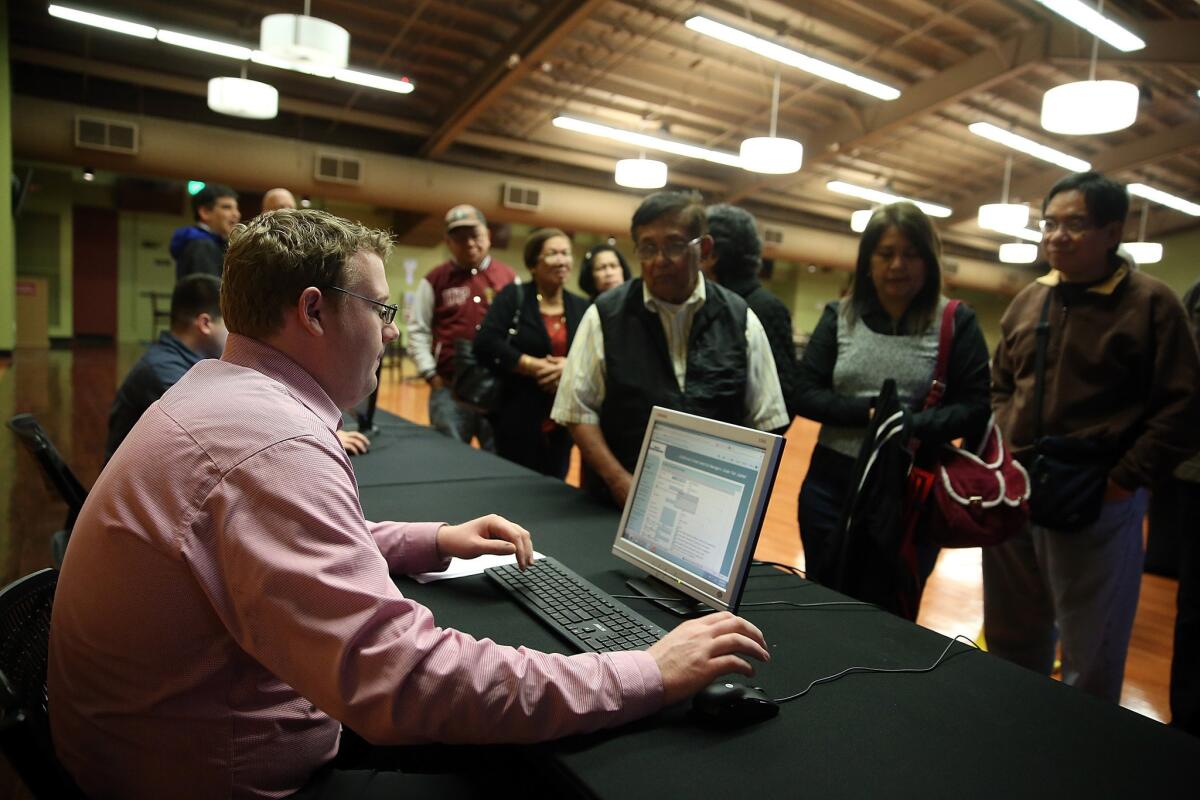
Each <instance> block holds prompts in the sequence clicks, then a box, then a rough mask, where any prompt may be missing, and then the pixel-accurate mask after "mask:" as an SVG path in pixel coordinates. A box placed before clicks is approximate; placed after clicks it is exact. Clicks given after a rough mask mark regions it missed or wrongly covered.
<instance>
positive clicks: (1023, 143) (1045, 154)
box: [967, 122, 1092, 172]
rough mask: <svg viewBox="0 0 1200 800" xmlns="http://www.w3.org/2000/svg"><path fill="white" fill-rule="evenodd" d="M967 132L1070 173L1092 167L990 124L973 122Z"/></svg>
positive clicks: (1080, 159)
mask: <svg viewBox="0 0 1200 800" xmlns="http://www.w3.org/2000/svg"><path fill="white" fill-rule="evenodd" d="M967 130H969V131H970V132H971V133H973V134H975V135H976V136H982V137H983V138H984V139H989V140H991V141H993V142H995V143H996V144H1002V145H1004V146H1005V147H1011V148H1012V149H1013V150H1019V151H1020V152H1022V153H1025V154H1027V155H1031V156H1033V157H1034V158H1040V159H1041V160H1042V161H1049V162H1050V163H1051V164H1057V165H1058V166H1060V167H1062V168H1063V169H1069V170H1071V171H1072V172H1087V171H1088V170H1089V169H1091V168H1092V165H1091V164H1090V163H1089V162H1087V161H1084V160H1083V159H1082V158H1076V157H1075V156H1070V155H1067V154H1066V153H1064V152H1062V151H1061V150H1055V149H1054V148H1053V147H1047V146H1046V145H1044V144H1038V143H1037V142H1035V141H1033V140H1032V139H1026V138H1025V137H1024V136H1019V135H1018V134H1015V133H1013V132H1012V131H1006V130H1004V128H1001V127H998V126H996V125H993V124H992V123H990V122H973V123H971V124H970V125H968V126H967Z"/></svg>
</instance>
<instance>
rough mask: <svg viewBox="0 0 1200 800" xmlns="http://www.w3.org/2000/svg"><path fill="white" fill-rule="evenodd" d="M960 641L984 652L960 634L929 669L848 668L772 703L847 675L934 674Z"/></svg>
mask: <svg viewBox="0 0 1200 800" xmlns="http://www.w3.org/2000/svg"><path fill="white" fill-rule="evenodd" d="M959 641H963V642H966V643H968V644H970V645H971V647H973V648H975V649H976V650H982V648H981V647H980V646H979V645H977V644H975V642H974V641H973V640H972V639H971V638H970V637H968V636H964V635H963V634H961V633H960V634H958V635H957V636H955V637H954V638H953V639H951V640H950V641H949V642H947V643H946V649H945V650H943V651H942V654H941V655H939V656H938V657H937V661H934V662H933V663H932V664H930V665H929V666H928V667H846V668H845V669H844V670H842V671H841V672H838V673H836V674H833V675H826V676H825V677H823V678H817V679H816V680H814V681H813V682H812V683H810V684H809V685H808V686H807V687H805V688H804V690H803V691H800V692H796V693H795V694H790V695H788V696H787V697H780V698H778V699H772V701H771V702H773V703H788V702H791V701H792V700H799V699H800V698H801V697H804V695H806V694H808V693H809V692H811V691H812V690H813V687H816V686H820V685H821V684H823V683H833V682H834V681H836V680H838V679H840V678H844V677H846V676H847V675H852V674H854V673H862V672H868V673H869V672H876V673H906V674H919V673H922V672H933V671H934V670H935V669H937V668H938V667H939V666H941V664H942V662H943V661H945V660H946V656H948V655H949V653H950V648H951V647H953V646H954V644H955V642H959Z"/></svg>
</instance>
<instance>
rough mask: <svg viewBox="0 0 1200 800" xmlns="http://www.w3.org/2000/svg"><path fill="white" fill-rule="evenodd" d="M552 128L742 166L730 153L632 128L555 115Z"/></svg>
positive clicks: (734, 155) (737, 158)
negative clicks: (625, 128) (630, 129)
mask: <svg viewBox="0 0 1200 800" xmlns="http://www.w3.org/2000/svg"><path fill="white" fill-rule="evenodd" d="M554 127H556V128H562V129H564V130H568V131H574V132H575V133H585V134H587V135H589V136H599V137H600V138H602V139H611V140H613V141H614V142H624V143H625V144H631V145H633V146H634V147H638V148H641V149H643V150H656V151H658V152H660V153H671V154H672V155H676V156H684V157H686V158H698V159H700V160H702V161H711V162H712V163H714V164H723V165H725V166H727V167H740V166H742V159H741V158H740V157H738V156H737V155H736V154H734V153H725V152H722V151H720V150H709V149H708V148H707V147H699V146H697V145H694V144H688V143H686V142H678V141H675V140H674V139H663V138H661V137H659V136H650V135H649V134H645V133H637V132H636V131H627V130H623V129H621V128H613V127H610V126H608V125H600V124H599V123H596V122H586V121H585V120H581V119H575V118H574V117H555V118H554Z"/></svg>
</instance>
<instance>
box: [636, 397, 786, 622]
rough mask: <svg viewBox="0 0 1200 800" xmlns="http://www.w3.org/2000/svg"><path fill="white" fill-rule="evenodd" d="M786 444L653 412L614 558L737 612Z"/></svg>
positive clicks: (658, 410) (753, 433)
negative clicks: (616, 557) (618, 558)
mask: <svg viewBox="0 0 1200 800" xmlns="http://www.w3.org/2000/svg"><path fill="white" fill-rule="evenodd" d="M784 441H785V440H784V439H783V437H781V436H775V435H774V434H770V433H763V432H762V431H756V430H751V429H749V428H742V427H739V426H737V425H729V424H726V423H723V422H716V421H714V420H710V419H705V418H703V417H696V416H693V415H691V414H684V413H682V412H678V411H670V410H668V409H663V408H659V407H655V409H654V411H653V412H652V413H651V415H650V423H649V424H648V425H647V428H646V434H645V437H644V438H643V440H642V451H641V454H640V455H639V457H638V464H637V469H636V471H635V473H634V478H633V486H632V488H631V489H630V492H629V496H628V499H627V500H626V502H625V512H624V514H623V515H622V516H621V525H620V527H619V529H618V532H617V538H616V542H615V543H614V544H613V553H614V554H615V555H617V556H618V557H620V558H622V559H624V560H626V561H629V562H630V563H633V564H635V565H637V566H639V567H641V568H642V569H645V570H646V571H647V572H648V573H650V575H651V576H652V577H654V578H657V579H658V580H659V581H662V582H664V583H666V584H667V585H668V586H670V587H672V588H674V589H677V590H678V591H680V592H683V593H684V594H686V595H688V596H690V597H692V598H694V599H695V600H699V601H700V602H702V603H704V604H706V605H708V606H711V607H713V608H717V609H724V610H731V611H732V610H736V608H737V604H738V601H739V600H740V599H741V593H742V588H743V585H744V582H745V578H746V574H747V571H748V569H749V566H750V562H751V560H752V559H753V557H754V546H755V544H756V543H757V541H758V534H759V531H760V530H761V528H762V522H763V517H764V515H765V513H766V507H767V501H768V500H769V499H770V495H771V487H772V485H773V484H774V481H775V473H776V471H777V468H778V466H779V459H780V456H781V455H782V452H783V443H784Z"/></svg>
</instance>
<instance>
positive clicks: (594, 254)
mask: <svg viewBox="0 0 1200 800" xmlns="http://www.w3.org/2000/svg"><path fill="white" fill-rule="evenodd" d="M632 277H633V273H632V272H630V271H629V264H628V263H627V262H626V261H625V256H623V255H621V251H620V250H618V249H617V248H616V247H615V246H613V245H611V244H598V245H596V246H595V247H593V248H592V249H591V250H588V251H587V253H586V254H584V256H583V264H582V265H581V266H580V267H579V288H580V289H581V290H582V291H583V293H584V294H586V295H587V296H588V297H589V298H591V299H592V300H595V299H596V298H597V297H598V296H600V294H601V293H602V292H606V291H608V290H609V289H611V288H613V287H614V286H620V285H621V284H622V283H624V282H625V281H627V280H629V279H630V278H632Z"/></svg>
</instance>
